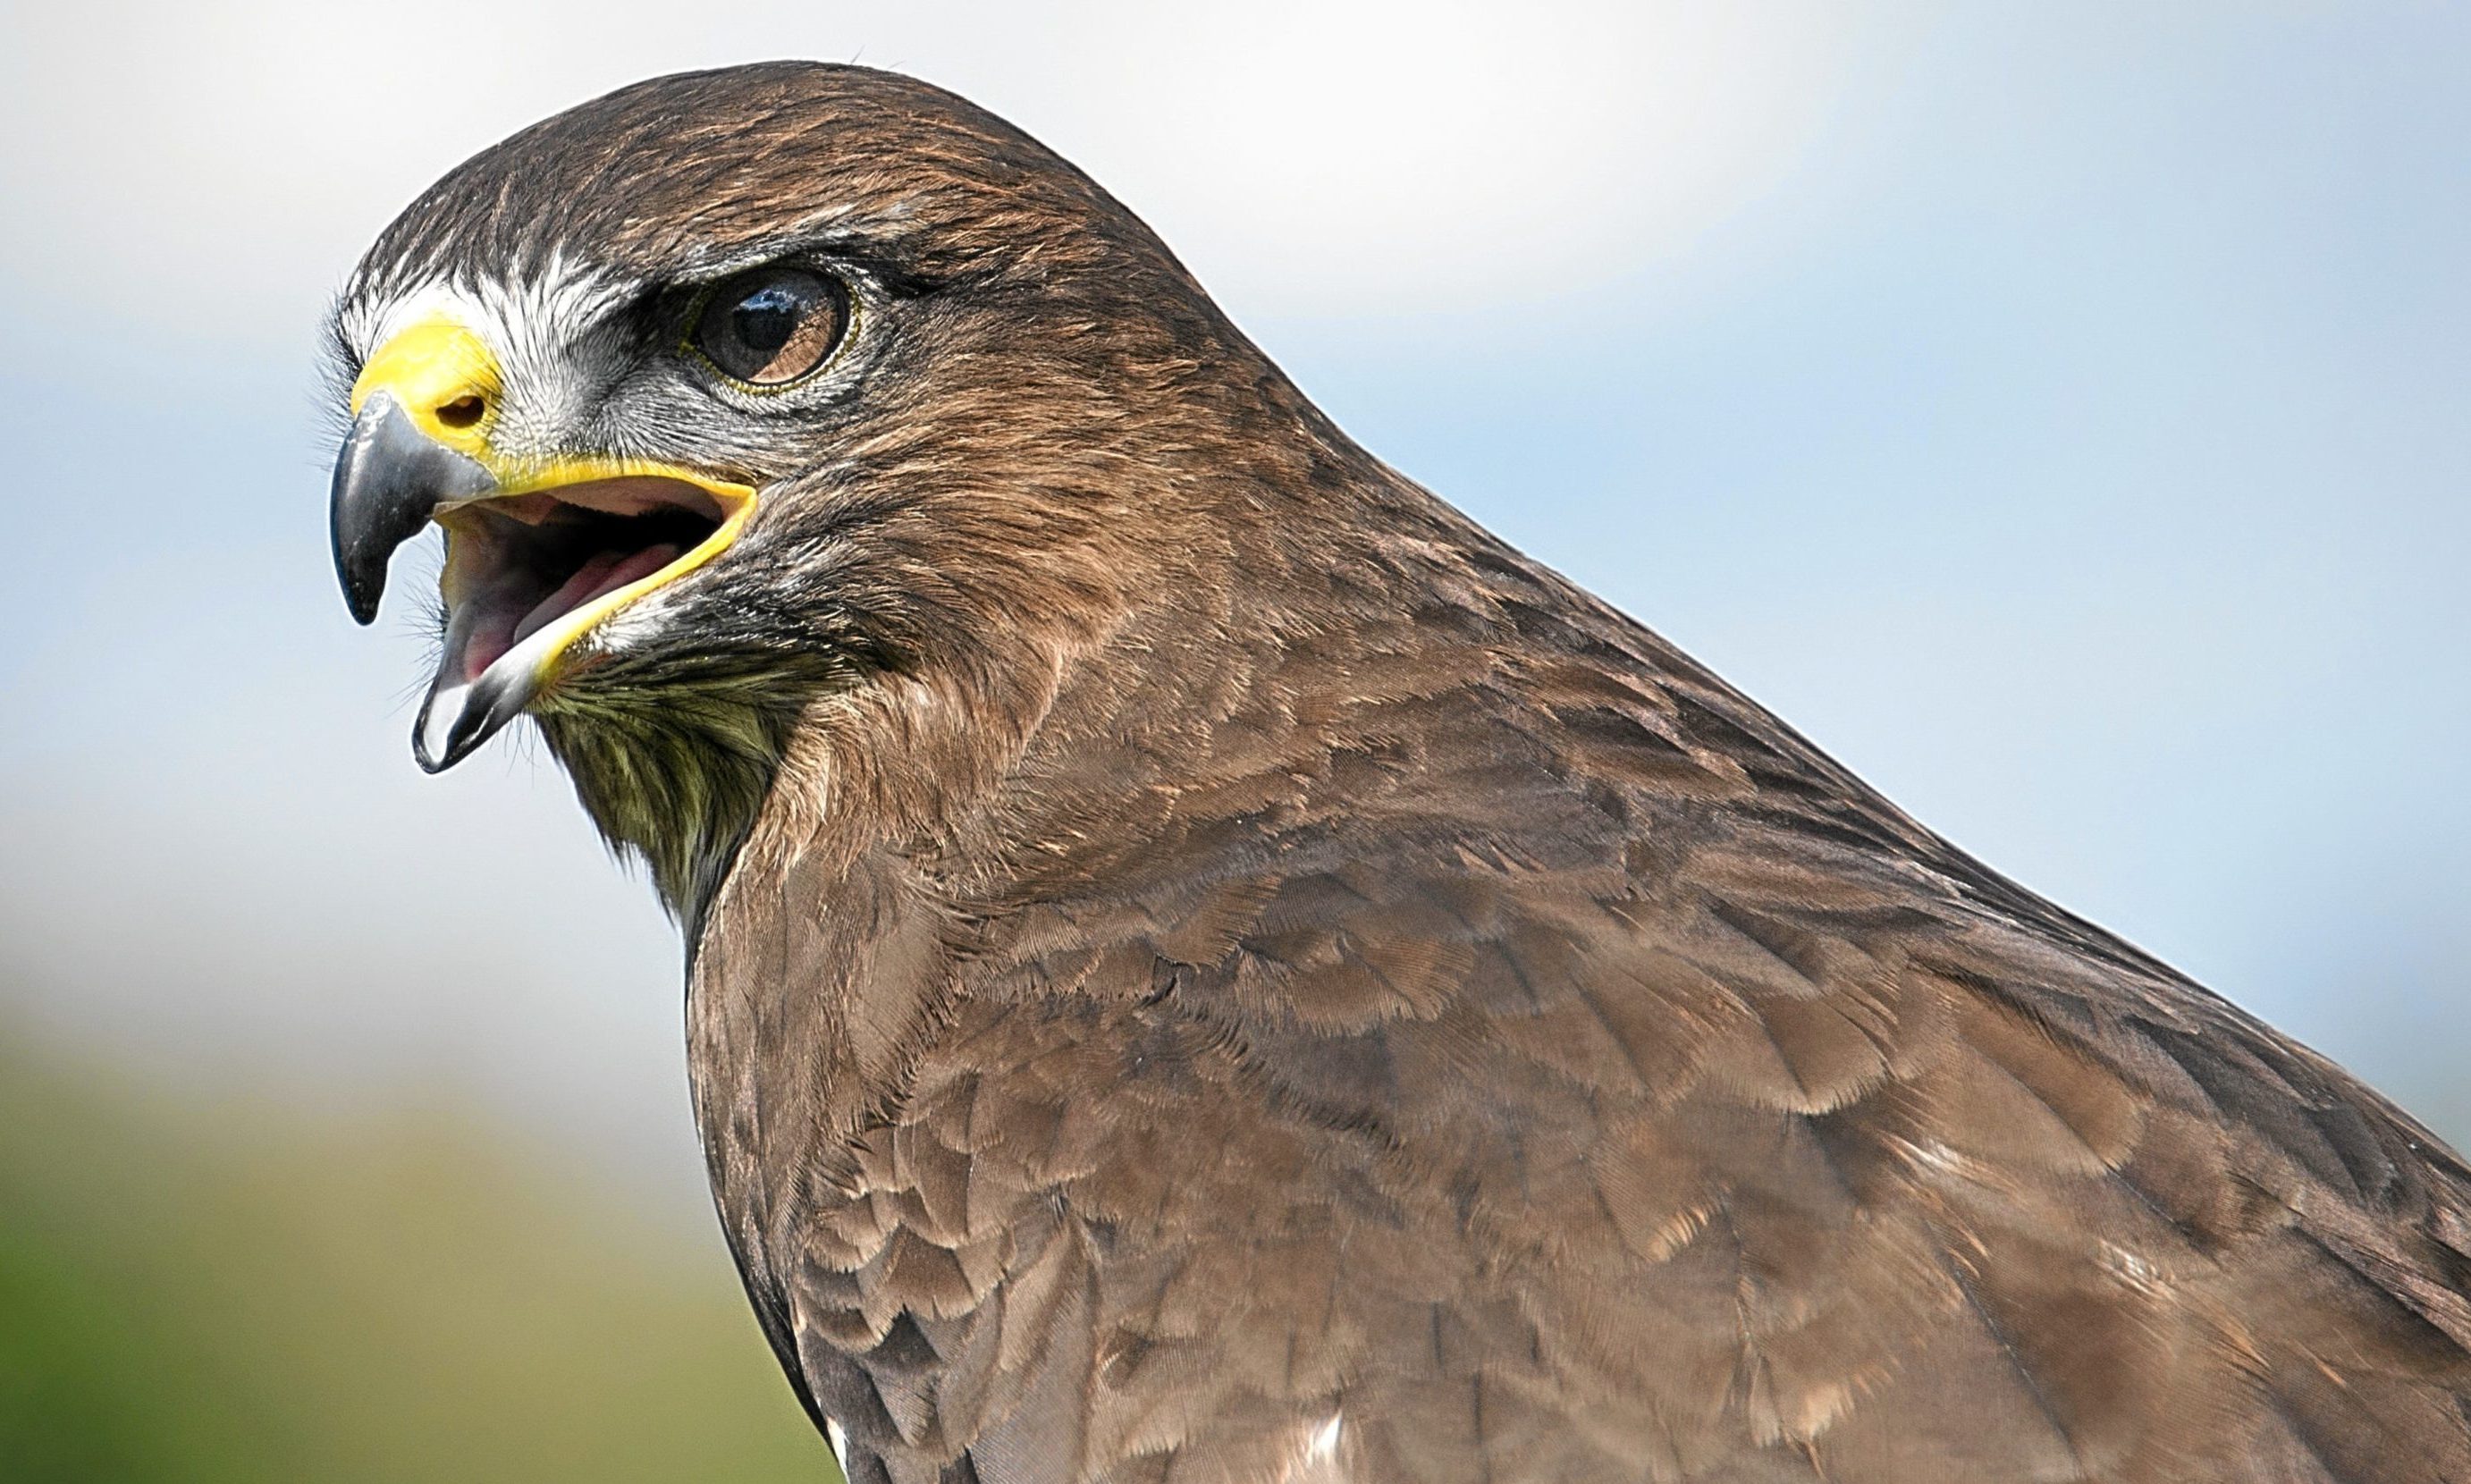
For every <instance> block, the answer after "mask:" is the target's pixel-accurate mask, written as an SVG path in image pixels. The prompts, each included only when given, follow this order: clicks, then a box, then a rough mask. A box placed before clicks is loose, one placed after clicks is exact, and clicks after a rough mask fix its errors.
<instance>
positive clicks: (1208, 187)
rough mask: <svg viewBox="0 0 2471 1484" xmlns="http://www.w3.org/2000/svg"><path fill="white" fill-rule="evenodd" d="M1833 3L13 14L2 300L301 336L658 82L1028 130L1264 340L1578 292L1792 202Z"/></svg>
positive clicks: (1279, 0)
mask: <svg viewBox="0 0 2471 1484" xmlns="http://www.w3.org/2000/svg"><path fill="white" fill-rule="evenodd" d="M1836 13H1838V12H1832V11H1829V10H1825V9H1823V8H1821V7H1818V6H1816V5H1801V4H1783V3H1754V4H1740V5H1732V4H1723V5H1720V4H1713V3H1700V4H1673V3H1662V4H1637V5H1627V6H1625V5H1619V4H1583V3H1582V4H1574V3H1563V4H1531V5H1523V6H1516V7H1514V6H1505V5H1477V4H1467V3H1458V4H1450V3H1424V4H1380V5H1359V6H1344V5H1330V4H1314V3H1309V0H1264V3H1259V4H1253V5H1246V6H1240V7H1239V6H1218V7H1211V8H1208V9H1206V10H1204V9H1191V8H1183V7H1158V6H1149V5H1141V4H1133V3H1121V0H1119V3H1081V4H1068V5H1062V6H1052V7H1047V8H1045V9H1042V10H1032V9H1029V8H1024V7H1013V6H997V5H990V6H985V7H963V6H953V5H941V6H918V5H908V6H894V5H887V4H867V5H840V6H831V5H813V4H781V3H761V4H740V5H730V6H711V5H697V4H671V3H659V4H655V3H647V0H600V3H573V0H558V3H551V4H540V5H529V6H514V5H506V4H498V3H485V0H430V3H428V4H424V5H422V6H419V7H412V8H407V7H400V6H396V7H384V8H379V7H353V6H341V5H335V4H331V3H311V0H243V3H235V4H219V5H214V6H190V5H178V4H173V3H167V0H121V3H118V4H113V3H109V0H105V3H96V4H88V5H83V6H76V7H71V6H55V7H46V8H42V9H40V10H38V11H37V10H33V9H29V10H27V11H24V12H20V13H19V15H18V16H17V17H16V18H15V19H14V20H13V21H12V29H13V30H14V31H15V32H16V36H15V37H14V39H13V41H12V45H11V46H10V47H9V48H8V49H7V57H6V59H0V137H5V138H7V139H9V140H10V141H11V144H10V148H9V149H8V150H7V151H6V152H0V193H4V194H5V197H6V200H7V201H8V203H9V209H8V211H7V212H6V213H5V214H0V272H6V273H7V274H8V275H9V276H11V277H15V278H18V279H19V280H20V282H19V285H18V292H19V293H20V294H26V293H30V292H31V293H33V294H37V295H42V296H49V297H51V298H53V299H54V300H55V301H57V302H59V303H63V304H75V305H77V306H79V307H80V313H82V314H83V315H86V316H89V317H90V316H93V315H97V314H100V315H109V316H119V317H126V318H143V319H146V320H148V321H150V322H152V323H153V324H154V325H156V326H158V327H163V328H175V327H176V328H178V329H181V330H185V331H189V332H192V333H197V332H203V333H211V334H219V335H234V334H237V335H243V336H248V337H250V338H252V339H256V338H259V337H264V338H265V339H266V340H267V342H269V343H270V344H285V343H299V342H300V340H301V338H302V337H303V336H304V335H305V325H306V322H307V321H308V320H309V319H311V318H314V316H315V314H316V312H317V310H318V305H319V303H320V301H321V300H322V296H323V295H324V294H325V293H326V292H328V290H329V289H330V288H331V287H332V286H333V284H334V283H335V282H337V281H338V280H339V279H340V277H341V274H342V272H343V271H345V269H346V268H347V267H348V266H349V264H350V262H351V260H352V259H353V258H354V257H355V256H356V255H357V253H358V252H359V250H360V248H361V247H363V246H364V245H365V243H366V241H367V240H368V238H369V237H370V236H372V235H373V234H374V233H375V231H376V229H377V228H378V227H379V226H380V225H382V224H384V222H385V221H386V220H387V219H388V217H389V216H391V215H392V214H393V212H394V211H396V210H397V209H399V208H400V207H401V206H402V205H403V203H405V202H406V201H408V200H410V199H411V198H412V195H413V194H414V193H415V192H417V191H418V190H419V189H420V188H421V187H422V186H424V185H426V184H427V183H428V182H429V181H430V180H431V179H433V178H435V177H436V176H438V175H440V174H443V173H444V172H445V171H446V170H447V169H448V168H450V167H451V166H452V165H453V164H454V163H455V162H456V161H457V160H459V159H460V158H462V157H463V156H465V155H467V154H469V153H472V152H473V151H475V150H477V149H480V148H481V147H482V146H484V145H486V144H488V143H489V142H491V141H492V140H495V139H497V138H499V137H501V136H503V135H504V134H506V132H508V131H510V130H513V129H515V128H518V127H520V126H521V125H523V124H525V123H527V122H529V121H530V120H531V119H534V118H537V117H540V116H542V115H544V114H547V113H549V112H552V111H554V110H555V109H557V108H559V107H561V106H566V105H568V104H571V103H573V102H575V101H577V100H578V99H581V98H584V97H588V96H590V95H592V94H594V93H597V92H600V91H602V90H604V89H606V88H609V87H612V86H616V85H618V84H620V83H622V82H627V81H630V80H632V79H634V78H638V77H642V76H647V75H650V74H653V73H657V72H663V71H670V70H674V69H677V68H681V67H688V66H700V65H711V64H716V63H720V62H726V61H732V60H744V59H757V58H765V57H777V56H811V57H821V58H829V59H859V60H864V61H867V62H870V63H875V64H880V65H885V66H892V67H898V68H901V69H903V70H907V71H912V72H916V73H918V74H920V75H922V76H925V77H928V78H930V79H932V80H934V81H937V82H943V83H945V84H947V85H949V86H953V87H954V88H956V89H958V90H960V91H963V92H965V93H968V94H970V95H972V96H974V97H976V98H977V100H978V101H980V102H981V103H984V104H986V105H988V106H991V107H994V108H996V109H997V110H998V111H1000V112H1002V113H1004V114H1006V115H1007V116H1009V117H1012V118H1013V119H1014V120H1015V121H1016V122H1018V123H1021V124H1022V125H1024V127H1026V128H1028V129H1029V130H1032V131H1033V132H1036V133H1038V134H1040V135H1042V136H1043V137H1045V138H1047V140H1048V141H1049V142H1050V143H1052V144H1054V145H1055V146H1056V147H1057V148H1059V149H1060V150H1062V151H1063V152H1064V153H1066V154H1068V155H1069V156H1071V157H1072V158H1074V159H1075V160H1076V162H1078V163H1080V164H1081V165H1083V167H1084V168H1086V169H1088V170H1090V171H1091V173H1092V174H1094V175H1095V176H1096V177H1098V178H1099V179H1100V180H1102V181H1103V182H1105V183H1107V184H1108V185H1109V186H1110V187H1111V188H1113V189H1114V190H1116V191H1117V193H1118V195H1120V196H1122V197H1123V198H1124V199H1125V200H1128V201H1129V202H1130V203H1131V204H1132V205H1133V206H1134V208H1135V209H1136V210H1138V211H1140V212H1141V213H1142V214H1143V215H1144V216H1146V217H1148V218H1149V219H1150V220H1151V221H1152V222H1153V223H1154V224H1157V225H1158V226H1159V227H1160V228H1161V230H1162V231H1164V232H1165V234H1166V236H1167V237H1168V239H1169V241H1170V242H1171V243H1173V244H1174V245H1175V246H1176V247H1177V248H1178V249H1179V251H1181V252H1183V253H1184V254H1185V255H1186V257H1187V258H1188V261H1190V262H1191V263H1192V264H1193V266H1194V267H1195V268H1196V270H1197V271H1200V272H1201V273H1202V274H1203V276H1204V278H1205V280H1207V281H1209V282H1210V283H1212V286H1213V288H1215V289H1216V290H1217V291H1218V292H1219V293H1220V294H1221V296H1222V298H1225V299H1227V300H1228V301H1229V302H1230V303H1231V306H1232V307H1234V308H1236V310H1237V311H1238V312H1239V313H1242V314H1263V313H1315V312H1322V311H1329V310H1346V311H1376V312H1386V311H1396V310H1401V309H1411V310H1412V309H1429V308H1432V307H1435V306H1436V305H1447V302H1448V301H1449V299H1450V297H1451V296H1452V295H1457V294H1472V293H1477V292H1483V293H1486V294H1504V293H1508V294H1516V295H1524V294H1543V293H1551V292H1560V291H1565V290H1568V289H1570V288H1573V287H1579V286H1584V285H1586V284H1587V283H1589V282H1592V281H1596V280H1599V279H1601V278H1602V277H1603V276H1604V275H1606V274H1608V273H1612V272H1616V271H1621V270H1622V269H1624V268H1626V267H1629V266H1632V265H1635V264H1636V263H1639V262H1641V261H1647V260H1652V259H1654V258H1656V257H1658V256H1659V255H1662V254H1666V253H1670V252H1672V251H1675V250H1677V249H1679V248H1682V247H1686V245H1687V244H1688V243H1689V242H1690V241H1691V240H1692V239H1693V238H1694V237H1695V236H1696V235H1697V234H1698V233H1699V232H1700V231H1702V230H1704V229H1705V228H1706V226H1708V225H1710V224H1713V223H1715V222H1716V221H1719V220H1721V219H1722V218H1723V217H1724V216H1725V215H1727V214H1728V213H1729V212H1730V211H1732V210H1733V209H1735V208H1736V207H1737V206H1738V205H1739V204H1740V203H1741V202H1742V201H1744V200H1747V199H1749V198H1750V197H1752V196H1753V195H1755V194H1757V193H1758V192H1759V191H1761V190H1762V189H1764V188H1765V187H1767V186H1768V185H1770V184H1772V183H1773V182H1774V181H1775V180H1776V179H1777V177H1779V175H1780V174H1781V173H1782V172H1784V171H1785V170H1787V169H1789V168H1790V166H1791V164H1792V162H1793V160H1794V159H1795V158H1796V157H1797V155H1798V154H1799V153H1800V151H1801V149H1802V148H1803V147H1804V146H1805V145H1806V144H1807V142H1808V141H1809V140H1810V138H1811V137H1812V135H1813V134H1814V132H1815V130H1817V129H1818V128H1819V127H1820V126H1821V123H1822V121H1823V119H1824V114H1825V109H1826V106H1827V103H1828V100H1829V99H1830V97H1831V96H1832V95H1833V94H1834V92H1835V91H1836V90H1837V89H1838V88H1839V86H1840V85H1841V82H1842V78H1843V73H1844V71H1845V68H1846V60H1845V55H1844V54H1845V52H1846V47H1845V46H1844V44H1843V37H1842V36H1841V35H1840V34H1839V31H1838V29H1837V26H1836V24H1835V23H1834V22H1833V21H1831V20H1829V19H1828V18H1827V17H1829V16H1831V15H1833V14H1836Z"/></svg>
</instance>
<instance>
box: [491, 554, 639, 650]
mask: <svg viewBox="0 0 2471 1484" xmlns="http://www.w3.org/2000/svg"><path fill="white" fill-rule="evenodd" d="M677 559H678V549H677V548H676V547H674V546H671V545H668V544H666V543H664V544H663V545H660V546H648V547H646V548H645V549H644V550H642V551H640V552H636V553H634V554H631V555H627V556H620V555H619V554H617V553H615V552H603V553H601V554H600V555H598V556H595V557H594V558H592V559H591V560H590V561H588V562H585V563H584V564H583V566H582V567H581V568H580V569H578V570H577V572H576V574H575V576H573V577H569V578H567V579H566V580H565V581H564V582H561V583H559V584H558V589H557V591H556V592H554V593H552V594H550V595H549V596H548V597H547V598H544V599H542V600H541V601H540V602H539V603H538V604H537V605H536V606H535V607H533V609H532V611H531V612H530V613H527V614H525V615H524V617H523V622H521V623H519V624H516V625H515V632H514V637H513V639H512V640H510V641H509V643H510V645H516V644H521V643H523V642H524V641H525V640H527V639H529V638H530V637H531V636H532V635H533V634H535V633H537V632H539V631H540V629H541V628H542V627H543V626H544V625H546V624H549V622H550V621H551V620H553V619H555V618H559V617H561V616H563V615H565V614H568V613H572V612H574V611H575V610H576V609H577V608H580V607H582V606H583V605H584V604H585V603H588V602H590V601H592V600H594V599H595V598H598V597H600V595H601V594H603V593H614V592H616V591H617V590H618V589H620V588H622V587H624V586H625V585H626V584H627V583H629V582H633V581H636V580H638V579H640V578H643V577H650V576H651V575H652V574H653V573H655V572H658V571H660V570H661V569H662V568H663V567H666V566H668V565H669V564H670V563H671V562H673V561H676V560H677Z"/></svg>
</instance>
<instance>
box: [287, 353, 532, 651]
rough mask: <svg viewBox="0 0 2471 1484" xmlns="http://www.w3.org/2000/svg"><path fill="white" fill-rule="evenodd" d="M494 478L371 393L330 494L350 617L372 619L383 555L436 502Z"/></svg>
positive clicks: (382, 587)
mask: <svg viewBox="0 0 2471 1484" xmlns="http://www.w3.org/2000/svg"><path fill="white" fill-rule="evenodd" d="M496 483H497V482H496V481H495V480H494V479H492V478H491V477H490V474H489V471H488V470H487V469H485V468H483V467H482V465H481V463H480V461H479V460H478V459H473V458H472V457H471V456H470V455H468V454H463V453H459V452H457V451H456V450H454V449H451V448H448V447H446V446H445V445H443V444H441V443H438V442H435V440H433V439H432V438H430V436H428V435H427V434H425V433H423V432H421V431H420V429H419V428H418V426H416V425H415V424H414V423H413V422H412V417H411V415H410V414H409V413H407V412H405V411H404V410H403V406H402V404H401V403H399V402H397V401H396V400H395V398H394V394H393V393H391V392H388V391H378V392H373V393H371V394H370V396H369V399H368V400H367V401H366V402H365V403H363V404H362V406H361V411H360V414H359V415H358V416H357V417H355V418H354V419H353V420H352V431H351V433H350V434H349V435H348V436H346V437H345V438H344V440H343V448H342V452H341V454H340V455H339V456H338V457H337V458H336V459H335V480H334V485H333V488H332V491H331V492H330V494H329V497H328V522H329V528H330V532H331V534H332V536H333V540H334V550H335V576H336V577H338V578H340V579H341V582H342V586H343V603H344V606H346V607H348V608H350V609H351V611H352V617H353V619H354V620H355V621H357V622H358V623H361V624H369V623H371V622H372V621H374V620H375V619H376V618H377V616H378V600H379V599H380V598H382V597H384V596H385V594H386V582H387V559H388V557H390V556H392V555H393V554H394V551H395V548H397V547H399V546H401V545H403V544H404V543H405V542H406V541H409V540H411V539H412V537H413V536H416V535H418V534H419V533H420V532H421V530H423V529H424V528H426V527H427V526H428V524H429V518H430V515H431V513H432V512H433V511H435V509H436V508H437V506H439V505H440V504H441V503H443V502H445V501H448V500H460V499H468V498H470V497H472V496H474V495H480V494H485V493H487V492H488V491H489V490H490V489H491V488H493V487H495V485H496Z"/></svg>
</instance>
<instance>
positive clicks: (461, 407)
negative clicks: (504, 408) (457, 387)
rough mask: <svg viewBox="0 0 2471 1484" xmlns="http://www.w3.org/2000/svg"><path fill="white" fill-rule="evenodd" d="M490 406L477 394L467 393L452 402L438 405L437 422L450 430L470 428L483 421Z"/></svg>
mask: <svg viewBox="0 0 2471 1484" xmlns="http://www.w3.org/2000/svg"><path fill="white" fill-rule="evenodd" d="M488 410H489V404H488V403H487V402H485V401H483V400H482V398H481V396H480V394H479V393H477V392H469V391H467V392H465V393H464V394H463V395H461V396H459V397H457V398H456V399H455V400H454V401H452V402H442V403H439V404H438V408H437V420H438V421H439V422H442V423H444V424H445V425H446V426H448V427H450V428H468V427H470V426H472V425H473V424H474V423H476V422H479V421H480V420H481V414H482V412H487V411H488Z"/></svg>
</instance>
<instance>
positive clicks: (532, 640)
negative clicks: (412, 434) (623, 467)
mask: <svg viewBox="0 0 2471 1484" xmlns="http://www.w3.org/2000/svg"><path fill="white" fill-rule="evenodd" d="M753 507H754V499H753V492H752V491H751V490H744V489H742V488H741V487H739V486H733V485H718V486H717V487H716V486H711V485H706V484H702V483H695V482H694V481H692V480H688V479H681V478H674V477H671V476H668V475H658V474H624V475H615V476H612V477H609V478H604V479H587V480H580V481H577V482H575V483H562V484H554V485H550V486H547V487H538V488H531V489H522V488H518V489H517V490H516V491H513V492H496V491H493V492H491V493H488V494H485V495H482V496H479V497H476V498H472V499H466V500H459V501H453V502H449V503H446V504H442V505H440V506H438V507H437V508H436V510H435V512H434V516H433V518H434V519H435V521H436V522H437V524H438V525H440V526H443V527H444V528H446V570H445V571H444V573H443V574H441V575H440V577H439V580H438V588H439V591H440V592H441V593H442V594H443V595H444V597H445V599H446V607H447V620H446V651H445V653H444V654H443V655H442V656H441V657H440V658H439V660H438V667H437V678H436V680H435V683H434V684H432V686H431V687H430V692H429V699H428V702H427V704H425V705H424V706H423V707H422V708H421V716H420V719H419V721H418V723H417V724H416V725H415V727H414V731H413V744H414V750H415V753H416V755H417V756H418V757H419V759H420V761H421V764H422V766H425V767H429V768H431V769H432V770H433V771H435V769H436V768H439V767H444V766H448V765H450V764H451V763H453V762H454V761H455V760H456V759H458V758H459V757H461V756H462V755H463V754H464V753H466V752H468V751H470V750H471V749H472V748H473V747H474V746H477V745H479V743H480V742H482V740H484V739H485V738H486V737H487V736H488V735H489V734H490V733H492V732H494V731H496V730H497V729H498V728H499V727H500V726H502V725H504V724H505V723H506V721H507V720H509V719H511V718H512V717H513V716H514V714H515V713H516V712H518V711H520V710H522V709H523V707H525V706H526V705H529V704H530V701H531V700H532V698H533V697H534V696H535V695H537V694H538V693H539V691H540V688H541V687H542V686H543V685H544V684H546V683H548V681H549V678H550V674H551V670H552V666H553V662H555V661H556V660H557V659H558V657H559V655H560V653H561V652H562V651H564V650H565V649H566V648H568V647H569V646H570V645H572V644H574V643H575V641H576V640H577V639H578V638H580V637H582V636H583V635H584V634H586V633H588V632H590V631H591V629H592V628H593V626H594V625H595V624H599V623H600V621H601V620H602V619H604V618H606V617H608V616H609V615H610V614H612V613H615V612H616V611H618V610H619V609H620V608H623V607H624V606H625V605H626V604H628V603H630V602H632V601H635V600H636V599H638V598H641V597H643V596H644V595H645V594H647V593H649V592H651V591H652V590H653V589H655V588H658V587H660V586H662V585H663V584H665V583H667V582H670V581H671V580H673V579H674V578H677V577H683V576H684V575H686V574H687V573H688V572H690V571H693V570H694V568H696V567H698V566H701V565H702V564H703V563H704V562H705V561H707V560H709V559H710V558H711V557H712V556H714V555H715V554H718V552H719V551H720V550H721V549H722V548H723V547H726V546H727V545H728V544H729V542H730V540H731V539H732V538H733V537H734V536H735V535H736V534H737V531H738V528H739V527H740V526H741V524H742V523H743V522H744V520H745V518H746V516H747V514H748V513H749V511H751V510H752V509H753Z"/></svg>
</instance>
